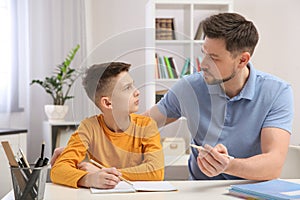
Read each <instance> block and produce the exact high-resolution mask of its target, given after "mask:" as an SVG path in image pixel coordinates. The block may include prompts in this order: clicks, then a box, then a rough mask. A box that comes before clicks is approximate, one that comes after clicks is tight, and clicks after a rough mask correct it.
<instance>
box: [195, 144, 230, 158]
mask: <svg viewBox="0 0 300 200" xmlns="http://www.w3.org/2000/svg"><path fill="white" fill-rule="evenodd" d="M190 146H191V147H193V148H196V149H200V150H202V151H206V152H207V150H206V149H205V148H203V147H202V146H198V145H195V144H190ZM223 155H224V156H226V157H227V158H229V159H234V157H233V156H230V155H228V154H223Z"/></svg>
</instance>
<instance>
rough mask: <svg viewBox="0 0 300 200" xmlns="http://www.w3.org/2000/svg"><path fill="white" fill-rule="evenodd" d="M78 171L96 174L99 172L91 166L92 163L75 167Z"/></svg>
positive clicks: (82, 163)
mask: <svg viewBox="0 0 300 200" xmlns="http://www.w3.org/2000/svg"><path fill="white" fill-rule="evenodd" d="M77 167H78V169H80V170H84V171H87V172H91V173H93V172H98V171H100V170H101V169H100V168H98V167H96V166H95V165H93V164H92V163H89V162H81V163H79V164H78V165H77Z"/></svg>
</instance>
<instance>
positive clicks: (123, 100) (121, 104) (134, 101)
mask: <svg viewBox="0 0 300 200" xmlns="http://www.w3.org/2000/svg"><path fill="white" fill-rule="evenodd" d="M113 80H114V81H115V86H114V88H113V91H112V96H111V104H112V108H113V113H114V114H118V113H120V114H123V113H126V114H130V113H134V112H137V111H138V108H139V95H140V92H139V90H138V89H136V88H135V87H134V85H133V79H132V78H131V76H130V75H129V73H128V72H121V73H120V74H119V75H118V76H117V77H116V78H114V79H113ZM116 117H117V116H116Z"/></svg>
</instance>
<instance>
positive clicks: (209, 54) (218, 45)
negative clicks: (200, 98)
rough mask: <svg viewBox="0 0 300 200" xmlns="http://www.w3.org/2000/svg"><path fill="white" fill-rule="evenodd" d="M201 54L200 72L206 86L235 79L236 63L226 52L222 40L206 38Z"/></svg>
mask: <svg viewBox="0 0 300 200" xmlns="http://www.w3.org/2000/svg"><path fill="white" fill-rule="evenodd" d="M201 52H202V62H201V70H203V72H204V79H205V81H206V83H207V84H209V85H213V84H220V83H223V82H227V81H229V80H231V79H232V78H234V77H235V75H236V73H237V65H238V62H237V59H236V58H233V57H232V55H231V53H230V52H229V51H227V50H226V46H225V41H224V40H222V39H210V38H208V37H206V38H205V41H204V44H203V46H202V48H201Z"/></svg>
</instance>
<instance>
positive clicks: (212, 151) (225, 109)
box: [145, 13, 293, 180]
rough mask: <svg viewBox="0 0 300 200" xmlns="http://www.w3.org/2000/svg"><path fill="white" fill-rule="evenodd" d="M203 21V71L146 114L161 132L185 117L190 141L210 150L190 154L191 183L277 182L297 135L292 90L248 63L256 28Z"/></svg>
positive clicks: (225, 19) (220, 19)
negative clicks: (293, 131)
mask: <svg viewBox="0 0 300 200" xmlns="http://www.w3.org/2000/svg"><path fill="white" fill-rule="evenodd" d="M202 23H203V32H204V34H205V40H204V44H203V45H202V46H201V51H202V53H203V57H202V59H203V60H202V63H201V68H202V72H200V73H195V74H192V75H190V76H186V77H184V78H182V79H181V80H180V81H178V82H177V83H176V84H175V85H174V87H172V88H171V89H170V90H169V92H168V93H167V94H166V95H165V96H164V98H163V99H162V100H161V101H160V102H159V103H158V104H157V105H155V106H153V107H152V108H151V109H150V110H149V111H147V112H146V113H145V114H146V115H149V116H151V117H152V118H153V119H154V120H155V121H156V122H157V123H158V126H160V127H161V126H163V125H165V124H168V123H170V122H173V121H175V120H176V119H178V118H180V117H182V116H184V117H186V118H187V123H188V127H189V130H190V132H191V136H192V143H193V144H196V145H199V146H204V149H205V150H204V151H201V150H200V151H198V150H197V149H192V152H191V156H190V159H189V171H190V177H191V179H195V180H200V179H204V180H206V179H207V180H210V179H240V178H242V179H252V180H269V179H273V178H277V177H278V176H279V175H280V173H281V169H282V166H283V163H284V160H285V157H286V154H287V150H288V145H289V140H290V133H291V130H292V119H293V94H292V89H291V86H290V85H289V84H287V83H285V82H284V81H282V80H280V79H278V78H276V77H274V76H272V75H270V74H267V73H263V72H260V71H258V70H256V69H255V68H254V67H253V65H252V64H251V63H250V58H251V56H252V55H253V52H254V49H255V46H256V45H257V42H258V32H257V30H256V28H255V26H254V25H253V23H252V22H250V21H247V20H246V19H245V18H244V17H242V16H241V15H239V14H236V13H221V14H217V15H213V16H211V17H208V18H207V19H205V20H204V21H203V22H202ZM224 154H229V155H231V156H233V157H235V159H230V158H228V156H225V155H224Z"/></svg>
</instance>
